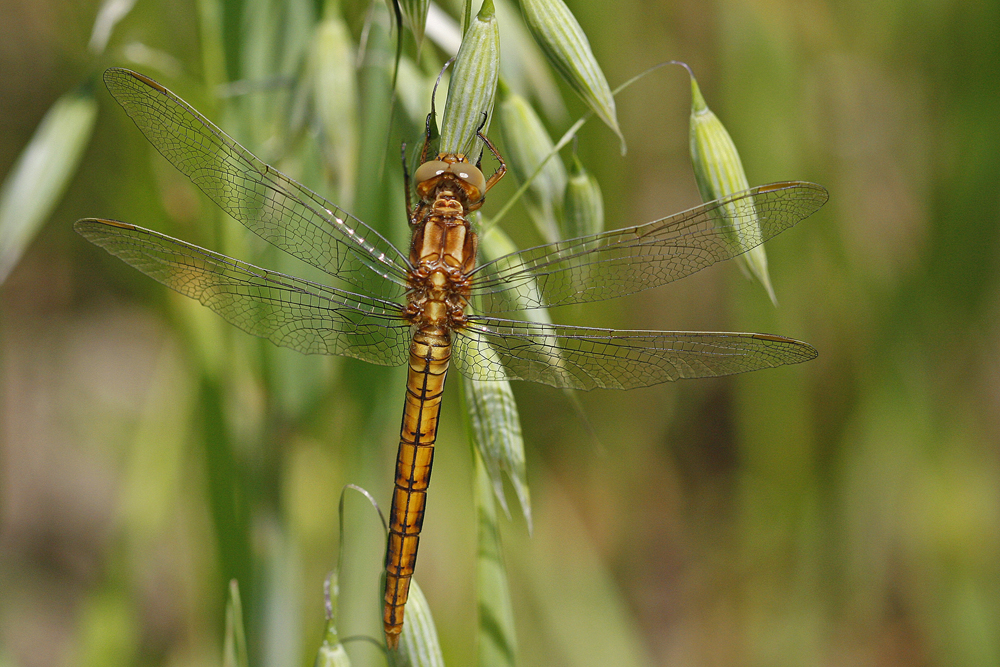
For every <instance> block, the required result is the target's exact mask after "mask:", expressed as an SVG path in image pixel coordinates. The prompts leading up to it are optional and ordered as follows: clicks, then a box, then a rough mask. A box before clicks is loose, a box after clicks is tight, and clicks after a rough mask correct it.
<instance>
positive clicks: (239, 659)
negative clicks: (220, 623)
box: [222, 579, 249, 667]
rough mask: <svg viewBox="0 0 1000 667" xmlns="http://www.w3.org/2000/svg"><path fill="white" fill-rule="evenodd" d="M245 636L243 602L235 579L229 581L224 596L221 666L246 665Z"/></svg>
mask: <svg viewBox="0 0 1000 667" xmlns="http://www.w3.org/2000/svg"><path fill="white" fill-rule="evenodd" d="M248 665H249V661H248V660H247V638H246V635H245V634H244V631H243V603H242V602H241V601H240V587H239V584H238V583H237V582H236V580H235V579H233V580H232V581H230V582H229V595H228V596H227V598H226V639H225V644H224V646H223V654H222V667H248Z"/></svg>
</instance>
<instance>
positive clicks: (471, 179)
mask: <svg viewBox="0 0 1000 667" xmlns="http://www.w3.org/2000/svg"><path fill="white" fill-rule="evenodd" d="M450 167H451V168H450V169H449V171H450V172H451V173H453V174H455V175H456V176H458V177H459V178H460V179H462V181H463V182H465V183H468V184H469V185H471V186H472V187H474V188H475V189H476V191H477V192H480V193H481V192H482V191H483V189H484V188H485V187H486V178H485V177H484V176H483V172H481V171H479V169H477V168H476V167H474V166H473V165H471V164H469V163H468V162H455V163H454V164H452V165H450Z"/></svg>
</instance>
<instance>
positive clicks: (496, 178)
mask: <svg viewBox="0 0 1000 667" xmlns="http://www.w3.org/2000/svg"><path fill="white" fill-rule="evenodd" d="M484 125H486V113H485V112H483V122H482V123H481V124H480V125H479V129H477V130H476V136H477V137H479V138H480V139H481V140H482V142H483V144H485V145H486V148H488V149H490V153H492V154H493V157H494V159H496V161H497V162H499V163H500V166H499V167H497V170H496V171H494V172H493V175H492V176H490V177H489V178H488V179H487V180H486V186H485V187H484V188H483V196H485V195H486V193H487V192H489V191H490V188H492V187H493V186H494V185H496V184H497V183H499V182H500V179H501V178H503V175H504V174H506V173H507V163H506V162H504V161H503V156H502V155H500V151H498V150H497V147H496V146H494V145H493V142H492V141H490V140H489V139H488V138H487V137H486V135H485V134H483V126H484ZM482 161H483V156H482V155H480V156H479V163H480V164H481V163H482ZM476 167H477V168H478V167H479V164H477V165H476Z"/></svg>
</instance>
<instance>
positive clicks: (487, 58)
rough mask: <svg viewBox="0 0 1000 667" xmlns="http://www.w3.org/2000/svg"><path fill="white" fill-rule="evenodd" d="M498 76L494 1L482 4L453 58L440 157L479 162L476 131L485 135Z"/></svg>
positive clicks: (498, 34) (498, 61)
mask: <svg viewBox="0 0 1000 667" xmlns="http://www.w3.org/2000/svg"><path fill="white" fill-rule="evenodd" d="M499 73H500V30H499V28H498V27H497V20H496V14H495V12H494V8H493V0H485V2H483V6H482V8H481V9H480V10H479V14H478V15H477V16H476V18H475V19H474V20H473V21H472V25H471V26H469V29H468V30H467V31H466V33H465V37H464V38H463V40H462V48H460V49H459V50H458V55H457V56H456V57H455V69H454V72H453V73H452V75H451V82H450V84H449V86H448V99H447V101H446V102H445V105H444V116H443V118H442V121H441V152H442V153H455V154H459V155H467V156H469V158H470V161H472V162H475V161H476V160H478V158H479V155H480V154H481V152H482V148H481V147H477V146H476V130H477V128H479V127H480V126H481V125H482V126H483V128H482V131H483V134H488V131H489V125H490V120H491V119H492V118H491V117H492V115H493V101H494V99H495V97H496V86H497V78H498V76H499ZM484 113H485V114H486V117H485V119H484V117H483V114H484ZM484 120H485V125H483V121H484Z"/></svg>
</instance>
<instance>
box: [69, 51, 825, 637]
mask: <svg viewBox="0 0 1000 667" xmlns="http://www.w3.org/2000/svg"><path fill="white" fill-rule="evenodd" d="M104 81H105V84H106V85H107V87H108V90H109V91H110V92H111V94H112V96H113V97H114V98H115V99H116V100H117V101H118V103H119V104H121V106H122V107H123V108H124V109H125V112H126V113H127V114H128V115H129V116H130V117H131V118H132V120H133V121H134V122H135V124H136V125H137V126H138V128H139V130H141V131H142V133H143V134H144V135H145V136H146V138H147V139H148V140H149V141H150V142H151V143H152V145H153V146H154V147H155V148H156V150H157V151H159V152H160V154H162V155H163V156H164V157H165V158H166V159H167V160H168V161H169V162H171V163H172V164H173V165H174V166H175V167H176V168H177V169H179V170H180V171H181V172H182V173H183V174H184V175H185V176H187V177H188V178H189V179H190V180H191V181H192V182H193V183H194V184H195V185H196V186H198V187H199V188H200V189H201V190H202V191H203V192H204V193H205V194H206V195H207V196H208V197H209V199H211V200H212V201H214V202H215V203H216V204H217V205H218V206H219V207H221V208H222V210H224V211H225V212H226V213H228V214H229V215H230V216H232V217H233V218H235V219H236V220H237V221H239V222H240V223H242V224H243V225H244V226H245V227H246V228H247V229H249V230H250V231H252V232H254V233H255V234H257V235H258V236H260V237H261V238H263V239H264V240H266V241H268V242H269V243H270V244H272V245H274V246H276V247H277V248H280V249H281V250H283V251H285V252H287V253H289V254H291V255H293V256H295V257H297V258H299V259H301V260H303V261H305V262H306V263H307V264H310V265H312V266H314V267H316V268H317V269H319V270H320V271H322V272H324V273H326V274H327V275H328V276H330V277H331V278H332V279H334V280H335V281H336V283H337V284H338V285H341V286H339V287H335V286H332V285H326V284H322V283H319V282H315V281H311V280H305V279H302V278H297V277H295V276H291V275H287V274H283V273H278V272H276V271H272V270H270V269H266V268H262V267H259V266H255V265H253V264H248V263H247V262H244V261H241V260H238V259H234V258H231V257H227V256H226V255H222V254H220V253H217V252H213V251H212V250H207V249H205V248H201V247H198V246H196V245H193V244H191V243H187V242H185V241H181V240H178V239H175V238H171V237H169V236H166V235H164V234H160V233H158V232H156V231H152V230H149V229H144V228H142V227H137V226H135V225H131V224H128V223H124V222H118V221H115V220H105V219H97V218H87V219H83V220H79V221H77V222H76V223H75V225H74V227H75V229H76V231H77V232H79V233H80V234H82V235H83V236H84V237H85V238H86V239H87V240H89V241H91V242H92V243H94V244H96V245H98V246H100V247H102V248H104V249H105V250H107V251H108V252H109V253H111V254H112V255H115V256H117V257H119V258H121V259H122V260H124V261H125V262H127V263H128V264H130V265H131V266H133V267H135V268H137V269H138V270H140V271H142V272H143V273H145V274H146V275H148V276H150V277H151V278H153V279H155V280H157V281H159V282H160V283H162V284H164V285H166V286H167V287H170V288H172V289H174V290H176V291H177V292H180V293H181V294H183V295H185V296H188V297H191V298H193V299H197V300H198V301H200V302H201V303H202V304H204V305H205V306H208V307H209V308H211V309H212V310H213V311H215V312H216V313H218V314H219V315H221V316H222V317H223V318H225V319H226V320H227V321H229V322H230V323H232V324H234V325H236V326H237V327H239V328H240V329H242V330H244V331H246V332H248V333H250V334H253V335H255V336H260V337H262V338H266V339H267V340H270V341H271V342H273V343H275V344H277V345H279V346H283V347H288V348H291V349H294V350H298V351H299V352H303V353H306V354H333V355H343V356H348V357H353V358H357V359H361V360H364V361H367V362H371V363H373V364H380V365H386V366H404V365H405V366H406V367H407V379H406V392H405V402H404V408H403V419H402V427H401V430H400V438H399V450H398V455H397V461H396V478H395V484H394V489H393V495H392V505H391V508H390V526H389V535H388V540H387V547H386V559H385V595H384V613H383V616H384V618H383V620H384V631H385V636H386V641H387V645H388V646H389V647H390V648H393V649H395V648H396V647H397V646H398V642H399V636H400V633H401V632H402V627H403V612H404V606H405V604H406V600H407V596H408V591H409V586H410V581H411V579H412V577H413V572H414V568H415V565H416V558H417V549H418V545H419V539H420V531H421V527H422V525H423V520H424V508H425V505H426V495H427V489H428V486H429V483H430V476H431V465H432V462H433V456H434V446H435V443H436V439H437V425H438V417H439V415H440V404H441V399H442V395H443V391H444V385H445V378H446V375H447V372H448V369H449V368H450V367H451V366H454V367H455V368H456V369H457V370H458V372H460V373H461V374H462V375H464V376H465V377H466V378H469V379H470V380H474V381H475V380H501V379H503V380H527V381H533V382H540V383H543V384H547V385H551V386H553V387H561V388H572V389H580V390H589V389H594V388H605V389H608V388H614V389H632V388H636V387H647V386H650V385H655V384H658V383H661V382H667V381H672V380H678V379H682V378H704V377H717V376H724V375H731V374H735V373H743V372H747V371H755V370H759V369H764V368H772V367H776V366H781V365H785V364H796V363H800V362H804V361H808V360H810V359H813V358H815V357H816V356H817V351H816V349H815V348H813V347H812V346H811V345H809V344H808V343H804V342H802V341H798V340H795V339H792V338H786V337H784V336H777V335H771V334H759V333H732V332H728V333H727V332H685V331H632V330H615V329H600V328H592V327H582V326H564V325H558V324H546V323H538V322H527V321H518V320H513V319H506V318H504V317H500V315H503V314H505V313H509V312H512V311H517V310H523V309H532V308H544V307H551V306H562V305H568V304H578V303H584V302H592V301H599V300H603V299H610V298H614V297H620V296H624V295H628V294H633V293H636V292H639V291H641V290H645V289H649V288H652V287H657V286H659V285H663V284H665V283H668V282H671V281H674V280H677V279H679V278H683V277H685V276H687V275H690V274H692V273H694V272H696V271H699V270H701V269H703V268H705V267H707V266H710V265H712V264H715V263H717V262H721V261H723V260H727V259H731V258H733V257H736V256H737V255H740V254H742V253H744V252H746V251H747V250H750V249H751V248H753V247H755V246H757V245H759V244H760V243H763V242H764V241H766V240H768V239H770V238H771V237H773V236H774V235H776V234H778V233H780V232H782V231H784V230H785V229H788V228H789V227H791V226H793V225H795V224H796V223H798V222H799V221H801V220H803V219H805V218H806V217H808V216H809V215H811V214H812V213H814V212H815V211H816V210H818V209H819V208H820V207H821V206H822V205H823V204H824V203H826V201H827V198H828V195H827V191H826V189H825V188H823V187H822V186H820V185H816V184H813V183H807V182H801V181H790V182H781V183H773V184H770V185H762V186H758V187H755V188H751V189H749V190H746V191H744V192H740V193H738V194H734V195H731V196H729V197H726V198H723V199H719V200H716V201H713V202H709V203H707V204H703V205H701V206H697V207H695V208H692V209H690V210H687V211H684V212H681V213H677V214H675V215H671V216H668V217H666V218H662V219H660V220H655V221H653V222H649V223H647V224H643V225H637V226H632V227H625V228H622V229H615V230H612V231H605V232H601V233H598V234H592V235H590V236H584V237H580V238H574V239H568V240H563V241H558V242H555V243H549V244H546V245H539V246H536V247H533V248H528V249H526V250H520V251H517V252H514V253H511V254H509V255H506V256H504V257H500V258H497V259H493V260H491V261H486V262H482V263H480V262H478V257H477V255H478V252H477V251H478V236H477V233H476V229H475V228H474V227H473V225H472V224H471V223H470V221H469V217H470V216H469V214H470V213H471V212H473V211H475V210H477V209H479V208H480V207H481V206H482V205H483V203H484V200H485V196H486V194H487V192H489V190H490V189H491V188H492V187H493V186H494V185H495V184H496V183H497V182H498V181H499V180H500V178H501V177H502V176H503V175H504V171H505V164H504V162H503V158H502V156H501V155H500V154H499V152H498V151H497V149H496V147H495V146H494V145H493V144H492V143H491V142H490V141H489V139H488V138H487V137H486V136H484V135H483V134H482V132H481V131H480V132H478V133H477V134H478V137H479V139H480V140H481V141H482V143H483V145H484V146H485V147H486V149H488V150H489V152H490V153H491V154H492V156H493V157H494V158H495V159H496V160H497V162H498V163H499V165H500V166H499V168H497V170H496V171H495V172H494V173H493V175H491V176H490V177H489V178H486V177H485V176H484V174H483V172H482V171H481V170H480V168H479V167H480V166H481V158H480V160H478V161H477V164H472V162H471V161H470V160H469V159H468V158H467V157H466V156H465V155H461V154H449V153H444V154H437V155H428V145H429V143H430V140H429V137H428V139H427V140H425V143H424V149H423V154H422V156H421V160H422V164H420V166H419V167H417V169H416V170H415V171H414V172H413V184H414V186H415V187H414V188H413V189H414V190H415V196H416V201H414V202H412V203H411V188H410V183H409V180H410V179H409V175H408V174H406V169H405V166H404V174H405V179H404V180H405V181H406V202H407V220H408V223H409V226H410V228H411V233H412V238H411V242H410V247H409V252H405V253H404V252H403V251H401V250H399V249H397V248H396V247H395V246H394V245H393V244H392V243H390V242H389V241H388V240H386V239H385V238H384V237H383V236H382V235H380V234H379V233H378V232H376V231H375V230H374V229H372V228H371V227H369V226H368V225H366V224H365V223H364V222H362V221H361V220H359V219H358V218H356V217H354V216H352V215H350V214H349V213H347V212H346V211H343V210H342V209H340V208H339V207H337V206H336V205H334V204H333V203H331V202H329V201H327V200H326V199H324V198H323V197H321V196H320V195H318V194H316V193H315V192H313V191H312V190H310V189H309V188H307V187H306V186H304V185H302V184H300V183H298V182H297V181H295V180H293V179H292V178H289V177H288V176H285V175H284V174H282V173H281V172H279V171H278V170H276V169H275V168H273V167H271V166H269V165H267V164H265V163H264V162H263V161H261V160H260V159H258V158H257V157H256V156H254V155H253V154H252V153H251V152H250V151H248V150H247V149H245V148H244V147H243V146H241V145H240V144H239V143H237V142H236V141H235V140H234V139H232V138H231V137H230V136H229V135H227V134H226V133H225V132H223V131H222V130H220V129H219V128H218V127H216V126H215V125H213V124H212V123H211V122H210V121H209V120H208V119H207V118H205V117H204V116H203V115H202V114H200V113H199V112H198V111H196V110H195V109H194V108H193V107H191V106H190V105H189V104H188V103H186V102H185V101H184V100H182V99H180V98H179V97H178V96H177V95H175V94H173V93H172V92H170V91H169V90H167V89H166V88H165V87H163V86H162V85H160V84H159V83H157V82H155V81H153V80H152V79H150V78H148V77H146V76H144V75H142V74H139V73H137V72H133V71H130V70H126V69H119V68H112V69H109V70H107V71H106V72H105V74H104ZM428 134H429V133H428ZM428 158H430V159H428ZM473 306H474V308H473Z"/></svg>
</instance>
